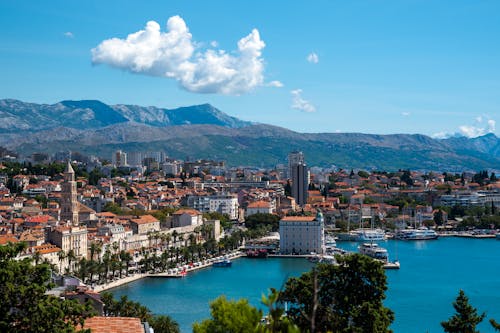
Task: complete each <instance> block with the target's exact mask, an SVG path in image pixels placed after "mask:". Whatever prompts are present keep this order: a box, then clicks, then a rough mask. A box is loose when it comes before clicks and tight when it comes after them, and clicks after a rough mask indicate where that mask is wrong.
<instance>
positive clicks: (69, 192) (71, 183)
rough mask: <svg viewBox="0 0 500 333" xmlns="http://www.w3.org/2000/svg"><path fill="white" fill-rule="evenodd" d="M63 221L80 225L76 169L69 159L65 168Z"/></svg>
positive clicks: (62, 201)
mask: <svg viewBox="0 0 500 333" xmlns="http://www.w3.org/2000/svg"><path fill="white" fill-rule="evenodd" d="M61 221H62V222H63V223H69V224H70V225H72V226H78V225H79V221H78V200H77V198H76V181H75V171H74V170H73V167H72V166H71V163H70V162H69V161H68V164H67V165H66V170H64V182H63V183H62V192H61Z"/></svg>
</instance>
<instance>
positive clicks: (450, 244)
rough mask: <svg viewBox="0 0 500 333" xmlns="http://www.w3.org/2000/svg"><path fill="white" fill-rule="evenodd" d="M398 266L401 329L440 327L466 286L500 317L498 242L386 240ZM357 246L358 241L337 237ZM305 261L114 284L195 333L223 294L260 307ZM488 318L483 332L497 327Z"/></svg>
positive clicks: (250, 263)
mask: <svg viewBox="0 0 500 333" xmlns="http://www.w3.org/2000/svg"><path fill="white" fill-rule="evenodd" d="M380 244H381V245H382V246H384V247H386V248H387V249H388V250H389V254H390V257H391V259H394V258H395V257H396V256H397V258H398V259H399V261H400V262H401V269H400V270H392V271H386V272H387V277H388V281H389V283H388V285H389V290H388V291H387V299H386V302H385V304H386V305H387V306H388V307H389V308H391V309H392V310H393V311H394V312H395V315H396V320H395V322H394V323H393V325H392V326H391V327H392V329H393V330H394V331H395V332H408V333H412V332H422V333H423V332H442V331H443V330H442V329H441V326H440V324H439V323H440V322H441V321H443V320H446V319H447V318H448V317H450V316H451V315H452V314H453V307H452V302H453V300H454V299H455V298H456V296H457V294H458V290H459V289H463V290H464V291H465V293H466V294H467V296H468V297H469V299H470V302H471V304H472V305H473V306H475V307H476V308H478V310H479V311H486V312H487V319H489V318H496V320H497V321H500V241H497V240H495V239H464V238H441V239H439V240H436V241H417V242H405V241H388V242H382V243H380ZM338 245H339V246H340V247H342V248H344V249H348V250H355V249H356V247H357V245H358V244H357V243H339V244H338ZM310 267H311V264H310V263H309V262H307V261H306V260H304V259H275V258H269V259H246V258H242V259H238V260H235V261H233V267H231V268H207V269H203V270H200V271H197V272H192V273H189V275H188V276H187V277H185V278H181V279H143V280H140V281H136V282H133V283H130V284H128V285H125V286H122V287H120V288H116V289H114V290H112V292H113V293H114V294H115V296H121V295H128V296H129V297H130V298H131V299H133V300H136V301H139V302H141V303H143V304H144V305H146V306H148V307H149V308H150V309H151V310H152V311H153V312H154V313H158V314H168V315H170V316H172V317H173V318H174V319H175V320H177V321H178V322H179V324H180V325H181V330H182V332H190V331H191V325H192V323H193V322H195V321H201V320H202V319H204V318H207V317H208V316H209V306H208V303H209V302H210V301H211V300H213V299H215V298H217V296H219V295H222V294H224V295H226V297H227V298H230V299H239V298H247V299H249V301H250V303H251V304H253V305H254V306H259V307H261V305H260V299H261V295H262V294H263V293H267V289H268V288H269V287H274V288H281V286H282V285H283V284H284V282H285V281H286V279H287V278H288V277H290V276H298V275H300V274H301V273H302V272H305V271H307V270H309V269H310ZM487 319H485V321H484V322H483V323H482V324H481V325H480V326H479V329H480V331H481V332H494V331H493V329H492V328H491V326H490V325H489V323H487Z"/></svg>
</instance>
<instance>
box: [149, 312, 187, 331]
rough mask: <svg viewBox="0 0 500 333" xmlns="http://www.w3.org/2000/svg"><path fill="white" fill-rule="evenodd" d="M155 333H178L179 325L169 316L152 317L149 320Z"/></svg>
mask: <svg viewBox="0 0 500 333" xmlns="http://www.w3.org/2000/svg"><path fill="white" fill-rule="evenodd" d="M149 324H150V325H151V326H152V327H153V329H154V331H155V333H179V332H180V329H179V324H178V323H177V322H176V321H175V320H173V319H172V318H170V317H169V316H164V315H159V316H154V317H152V318H151V319H150V320H149Z"/></svg>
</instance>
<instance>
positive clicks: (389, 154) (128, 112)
mask: <svg viewBox="0 0 500 333" xmlns="http://www.w3.org/2000/svg"><path fill="white" fill-rule="evenodd" d="M21 110H23V111H22V112H21ZM0 116H1V117H2V119H4V117H6V118H5V119H7V120H8V122H4V123H2V125H1V126H0V146H4V147H6V148H9V149H11V150H16V151H17V152H19V153H23V154H30V153H33V152H40V151H43V152H50V153H54V152H56V151H61V150H67V149H70V150H74V151H80V152H83V153H87V154H96V155H98V156H104V157H107V158H109V156H111V153H112V152H113V151H114V150H116V149H122V150H125V151H154V150H164V151H165V152H166V153H167V154H168V155H169V156H171V157H174V158H181V159H184V158H185V157H186V156H190V157H192V158H211V159H223V160H226V161H227V163H228V165H233V166H235V165H254V166H273V165H275V164H277V163H285V162H286V156H287V154H288V153H289V152H290V151H291V150H302V151H304V152H305V153H306V159H307V162H308V164H309V165H317V166H331V165H336V166H338V167H342V168H365V169H384V170H395V169H400V168H409V169H413V170H443V171H452V172H460V171H462V170H480V169H496V170H500V140H499V139H498V138H497V137H496V136H495V135H493V134H488V135H485V136H483V137H479V138H474V139H468V138H450V139H445V140H438V139H432V138H430V137H428V136H425V135H409V134H394V135H372V134H362V133H298V132H294V131H291V130H288V129H285V128H280V127H276V126H271V125H265V124H252V123H249V122H244V121H241V120H239V119H237V118H234V117H230V116H228V115H227V114H225V113H223V112H221V111H219V110H217V109H216V108H214V107H213V106H211V105H209V104H203V105H198V106H191V107H184V108H178V109H174V110H167V109H160V108H156V107H141V106H133V105H115V106H108V105H106V104H103V103H101V102H99V101H64V102H60V103H57V104H54V105H43V104H33V103H23V102H20V101H15V100H0ZM7 123H8V124H10V125H11V126H10V127H9V126H8V125H7Z"/></svg>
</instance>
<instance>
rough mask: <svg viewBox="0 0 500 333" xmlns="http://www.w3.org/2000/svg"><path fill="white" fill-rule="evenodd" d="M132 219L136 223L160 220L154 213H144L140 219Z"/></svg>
mask: <svg viewBox="0 0 500 333" xmlns="http://www.w3.org/2000/svg"><path fill="white" fill-rule="evenodd" d="M131 221H132V222H134V223H136V224H146V223H154V222H159V221H158V219H157V218H156V217H154V216H153V215H149V214H148V215H142V216H141V217H139V218H138V219H132V220H131Z"/></svg>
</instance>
